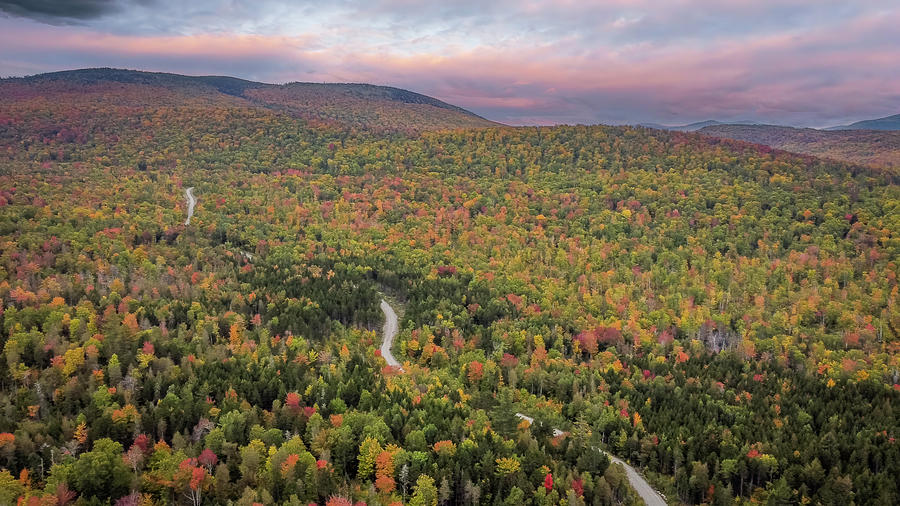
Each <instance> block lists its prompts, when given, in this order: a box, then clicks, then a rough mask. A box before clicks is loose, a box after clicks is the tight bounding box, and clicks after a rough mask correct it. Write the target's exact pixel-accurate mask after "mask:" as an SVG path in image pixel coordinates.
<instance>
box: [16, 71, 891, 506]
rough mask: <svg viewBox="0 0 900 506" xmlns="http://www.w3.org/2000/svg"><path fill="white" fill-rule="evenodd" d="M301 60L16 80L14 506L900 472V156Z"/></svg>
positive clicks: (874, 487) (606, 499)
mask: <svg viewBox="0 0 900 506" xmlns="http://www.w3.org/2000/svg"><path fill="white" fill-rule="evenodd" d="M231 84H235V83H233V82H232V83H231ZM238 88H240V87H239V86H238ZM302 88H303V87H302V86H295V87H291V86H287V87H284V88H280V91H279V93H276V94H272V95H268V94H267V93H268V91H267V90H269V88H246V89H241V90H240V95H241V96H236V95H234V94H226V93H222V92H220V91H211V90H213V89H214V88H202V89H199V88H198V89H195V88H192V87H188V86H184V87H179V86H174V85H166V86H154V85H151V84H147V83H120V82H104V83H93V82H88V83H79V82H77V81H72V80H46V81H44V80H40V79H38V80H36V81H34V82H30V81H27V80H26V81H23V80H12V81H3V82H2V83H0V299H2V304H0V307H2V309H0V311H2V315H0V317H2V322H3V325H2V329H0V349H2V351H3V359H4V362H2V367H0V412H2V416H0V469H3V470H2V471H0V504H16V503H17V501H18V500H20V499H21V501H22V503H24V504H73V503H75V504H106V503H111V504H123V505H126V504H194V505H199V504H228V503H229V502H232V503H233V504H242V505H252V504H257V503H258V504H264V505H268V504H292V505H300V504H308V503H310V502H314V503H319V504H330V505H343V504H354V503H358V502H365V503H366V504H393V503H398V502H402V503H404V504H411V505H435V504H441V505H444V504H511V505H519V504H523V503H528V504H569V505H576V504H639V503H640V500H639V499H638V498H637V497H636V496H635V495H634V492H633V491H632V490H631V489H630V488H629V487H628V485H627V481H626V479H625V476H624V474H623V472H622V471H621V468H620V467H618V466H610V465H609V461H608V459H607V458H606V457H605V456H603V454H602V453H599V452H597V451H595V449H594V448H595V447H602V448H605V449H608V450H610V451H611V452H612V453H615V454H616V455H618V456H620V457H622V458H625V459H628V460H630V461H631V462H632V463H634V464H635V466H636V467H641V468H642V469H643V470H644V471H645V473H646V474H647V475H648V476H649V477H650V478H651V479H652V480H653V481H654V482H655V483H656V484H657V485H658V486H659V487H660V488H661V490H663V491H664V492H665V493H666V494H667V497H668V499H669V500H670V501H672V502H673V503H679V502H683V503H688V504H700V503H709V504H734V503H749V502H758V503H773V504H784V503H811V504H834V503H845V504H897V503H900V490H898V483H897V479H896V477H897V476H898V475H900V449H898V444H897V442H896V439H895V438H896V437H897V436H898V433H900V372H898V371H900V363H898V358H900V340H898V338H900V314H898V311H897V308H898V279H897V274H898V272H897V271H898V259H900V236H898V234H900V190H898V187H897V184H896V179H895V176H894V173H892V172H889V171H882V170H879V169H872V168H864V167H860V166H856V165H847V164H842V163H838V162H831V161H822V160H818V159H814V158H811V157H802V156H794V155H789V154H786V153H783V152H773V151H772V150H770V149H767V148H764V147H761V146H757V145H751V144H746V143H742V142H736V141H728V140H719V139H715V138H710V137H706V136H703V135H698V134H691V133H678V132H662V131H657V130H648V129H644V128H628V127H615V128H613V127H600V126H598V127H552V128H548V127H540V128H535V127H531V128H506V127H494V128H482V129H468V130H441V131H423V130H428V129H419V128H415V129H410V128H407V127H406V123H404V122H407V121H409V122H410V123H409V124H413V123H416V124H418V123H422V122H424V121H425V120H414V119H410V118H414V117H415V116H404V117H403V118H402V119H396V120H394V119H391V118H393V115H394V114H400V112H398V111H399V110H397V111H393V112H390V114H387V113H384V112H382V113H379V115H378V116H377V117H376V118H375V119H372V120H371V121H388V123H387V124H386V125H381V126H379V125H373V126H372V127H371V128H369V127H367V126H366V125H368V124H369V122H370V120H366V121H363V122H361V123H359V124H354V122H353V121H349V122H343V121H337V122H330V121H320V119H322V118H325V117H331V116H333V115H338V114H342V113H341V111H343V108H344V106H343V105H337V106H336V107H335V108H334V109H330V108H329V107H328V106H327V104H326V106H323V107H324V108H323V109H319V108H318V106H315V107H313V106H310V107H313V109H311V111H312V112H310V113H309V115H302V114H299V115H298V114H297V113H296V112H295V109H294V107H295V106H293V105H291V106H288V105H287V104H285V101H302V100H306V98H305V95H303V94H304V93H306V91H308V90H303V89H302ZM295 92H296V93H295ZM254 93H259V94H258V95H256V96H255V97H254V101H251V100H248V99H247V98H243V97H244V96H245V94H250V95H252V94H254ZM357 99H358V100H361V101H366V100H368V98H366V97H358V98H357ZM355 100H356V99H355ZM258 101H268V102H271V103H277V104H282V105H284V107H275V108H272V107H267V106H261V105H260V103H259V102H258ZM294 103H299V102H294ZM403 103H406V102H403ZM416 105H421V104H416ZM425 105H429V104H425ZM429 107H434V106H433V105H429ZM442 110H447V109H442ZM321 111H324V112H321ZM429 118H433V116H429ZM395 121H396V122H395ZM428 121H431V119H429V120H428ZM398 124H400V125H403V127H402V128H393V126H394V125H398ZM187 187H193V188H194V195H196V197H197V199H198V202H197V205H196V208H195V212H194V216H193V217H192V219H191V221H190V225H188V226H185V225H183V223H184V221H185V217H186V202H185V198H184V190H185V188H187ZM382 294H388V295H390V296H391V297H392V298H393V300H397V301H399V304H398V305H399V306H401V307H402V315H403V316H402V321H401V325H400V326H401V331H400V335H399V336H398V341H397V344H396V345H395V349H394V355H395V356H396V357H397V358H398V359H399V360H400V361H401V362H404V367H403V369H404V371H405V372H403V373H400V372H399V371H398V370H396V369H393V368H390V367H386V364H385V362H384V360H383V359H382V358H381V357H380V353H379V352H378V345H379V342H380V336H379V335H378V334H377V332H376V330H377V329H379V328H380V325H381V323H382V313H381V312H380V311H379V303H380V300H381V297H382ZM401 307H398V309H401ZM518 412H521V413H528V414H529V415H531V416H533V417H534V418H535V423H534V424H531V425H530V424H528V422H526V421H523V420H520V419H519V418H517V417H516V416H515V414H516V413H518ZM552 427H559V428H561V429H563V430H564V431H565V432H564V434H562V435H559V436H554V434H553V432H552V430H551V428H552ZM28 500H33V502H26V501H28ZM40 501H44V502H40Z"/></svg>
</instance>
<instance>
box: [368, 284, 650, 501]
mask: <svg viewBox="0 0 900 506" xmlns="http://www.w3.org/2000/svg"><path fill="white" fill-rule="evenodd" d="M381 311H382V312H383V313H384V329H383V330H382V336H383V338H384V339H383V340H382V341H381V356H382V357H384V360H385V361H386V362H387V364H388V365H389V366H391V367H396V368H397V369H399V370H400V372H403V366H401V365H400V362H398V361H397V359H396V358H394V354H393V353H391V347H392V346H393V345H394V338H395V337H396V336H397V329H398V328H399V327H398V324H397V313H396V312H394V308H392V307H391V305H390V304H388V303H387V301H386V300H384V299H381ZM516 416H517V417H519V418H520V419H522V420H528V423H534V418H532V417H530V416H528V415H525V414H523V413H516ZM563 434H564V432H563V431H561V430H559V429H557V428H554V429H553V435H554V436H561V435H563ZM592 448H593V449H594V450H596V451H598V452H603V453H605V454H606V455H607V456H609V460H610V461H611V462H613V463H615V464H621V465H622V467H624V468H625V474H626V475H627V476H628V482H629V483H631V487H632V488H634V490H635V491H636V492H637V493H638V495H640V496H641V499H643V500H644V502H645V503H646V504H647V506H666V500H665V499H663V497H662V495H660V493H659V492H657V491H656V490H655V489H654V488H653V487H652V486H650V484H649V483H647V480H645V479H644V477H643V476H641V473H639V472H637V470H636V469H635V468H633V467H631V466H630V465H628V464H626V463H625V462H624V461H623V460H622V459H620V458H618V457H616V456H614V455H612V454H610V453H609V452H606V451H604V450H603V449H601V448H597V447H595V446H594V447H592Z"/></svg>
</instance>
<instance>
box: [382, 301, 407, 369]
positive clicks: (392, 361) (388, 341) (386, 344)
mask: <svg viewBox="0 0 900 506" xmlns="http://www.w3.org/2000/svg"><path fill="white" fill-rule="evenodd" d="M381 311H382V312H383V313H384V329H383V330H382V335H383V336H384V340H383V341H382V342H381V356H382V357H384V360H385V361H386V362H387V364H388V365H389V366H391V367H396V368H397V369H399V370H400V372H403V366H402V365H400V362H398V361H397V359H396V358H394V354H393V353H391V347H392V346H393V345H394V338H395V337H397V329H398V328H399V326H398V324H397V313H396V312H394V308H392V307H391V305H390V304H388V303H387V301H386V300H384V299H381Z"/></svg>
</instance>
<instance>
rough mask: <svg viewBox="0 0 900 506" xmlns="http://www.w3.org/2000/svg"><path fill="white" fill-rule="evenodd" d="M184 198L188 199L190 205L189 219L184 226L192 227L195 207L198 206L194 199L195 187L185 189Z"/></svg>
mask: <svg viewBox="0 0 900 506" xmlns="http://www.w3.org/2000/svg"><path fill="white" fill-rule="evenodd" d="M184 198H186V199H187V205H188V217H187V219H186V220H184V224H185V225H190V224H191V216H193V215H194V206H195V205H197V199H196V198H195V197H194V187H193V186H191V187H189V188H185V189H184Z"/></svg>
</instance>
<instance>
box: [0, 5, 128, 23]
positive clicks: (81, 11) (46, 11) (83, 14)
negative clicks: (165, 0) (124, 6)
mask: <svg viewBox="0 0 900 506" xmlns="http://www.w3.org/2000/svg"><path fill="white" fill-rule="evenodd" d="M120 7H121V2H120V1H118V0H0V11H3V12H5V13H7V14H11V15H13V16H20V17H25V18H31V19H35V20H38V21H43V22H48V23H58V22H71V21H79V20H81V21H84V20H89V19H95V18H99V17H102V16H104V15H106V14H110V13H113V12H115V11H117V10H119V8H120Z"/></svg>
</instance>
